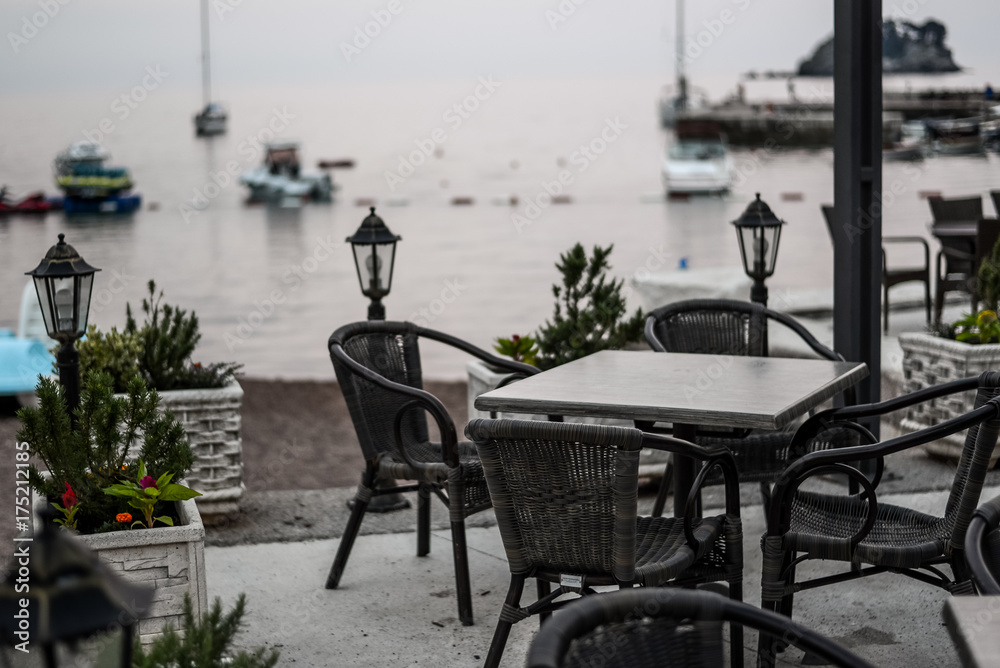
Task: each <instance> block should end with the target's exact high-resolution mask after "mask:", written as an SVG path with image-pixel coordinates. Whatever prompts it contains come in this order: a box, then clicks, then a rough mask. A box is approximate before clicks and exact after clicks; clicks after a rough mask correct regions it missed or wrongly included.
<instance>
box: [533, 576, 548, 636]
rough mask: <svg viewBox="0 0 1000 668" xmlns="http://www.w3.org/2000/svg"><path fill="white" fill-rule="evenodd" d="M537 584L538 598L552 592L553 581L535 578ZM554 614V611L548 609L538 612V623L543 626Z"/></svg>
mask: <svg viewBox="0 0 1000 668" xmlns="http://www.w3.org/2000/svg"><path fill="white" fill-rule="evenodd" d="M535 584H536V585H537V586H538V600H541V599H543V598H545V597H546V596H548V595H549V594H551V593H552V583H551V582H549V581H548V580H542V579H540V578H536V579H535ZM551 616H552V611H551V610H547V611H545V612H540V613H538V625H539V626H541V625H542V624H544V623H545V621H546V620H547V619H548V618H549V617H551Z"/></svg>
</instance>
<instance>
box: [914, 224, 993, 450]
mask: <svg viewBox="0 0 1000 668" xmlns="http://www.w3.org/2000/svg"><path fill="white" fill-rule="evenodd" d="M976 289H977V291H978V293H979V296H980V299H981V300H982V302H983V304H984V305H985V306H986V309H985V310H983V311H981V312H980V313H971V314H968V315H965V316H964V317H962V318H961V319H959V320H957V321H956V322H954V323H952V324H950V325H944V326H942V327H940V328H939V329H938V331H936V332H930V333H924V332H908V333H904V334H900V335H899V345H900V347H901V348H902V349H903V392H904V393H909V392H913V391H915V390H920V389H923V388H925V387H931V386H933V385H939V384H941V383H946V382H948V381H952V380H959V379H961V378H969V377H971V376H978V375H979V374H981V373H982V372H983V371H988V370H995V369H1000V322H998V320H997V301H998V299H1000V242H998V243H997V245H996V246H995V247H994V248H993V252H992V254H991V255H990V256H989V257H987V258H984V259H983V261H982V263H981V264H980V267H979V273H978V275H977V281H976ZM975 395H976V393H975V392H974V391H971V392H966V393H963V394H961V395H951V396H949V397H946V398H944V399H936V400H934V401H931V402H925V403H924V404H921V405H920V406H916V407H913V408H910V409H907V411H906V415H905V416H904V418H903V420H902V423H901V426H902V427H903V428H904V429H907V430H913V431H916V430H918V429H923V428H925V427H930V426H933V425H935V424H938V423H940V422H944V421H945V420H950V419H951V418H954V417H957V416H959V415H961V414H962V413H967V412H969V411H971V410H972V409H973V407H974V402H975ZM964 443H965V437H964V432H963V433H959V434H953V435H951V436H947V437H945V438H944V439H941V440H940V441H935V442H934V443H930V444H928V445H926V446H924V447H925V449H926V450H927V451H928V452H929V453H930V454H932V455H934V456H937V457H942V458H945V459H950V460H956V461H957V460H958V458H959V456H960V455H961V452H962V446H963V445H964ZM998 458H1000V445H998V446H997V449H994V451H993V457H992V458H991V466H992V465H993V464H995V463H996V461H997V459H998Z"/></svg>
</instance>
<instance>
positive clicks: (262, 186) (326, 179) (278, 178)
mask: <svg viewBox="0 0 1000 668" xmlns="http://www.w3.org/2000/svg"><path fill="white" fill-rule="evenodd" d="M240 183H242V184H243V185H245V186H247V187H248V188H249V189H250V200H251V201H256V202H273V203H280V204H286V205H287V204H296V203H299V202H302V201H309V200H311V201H315V202H328V201H330V199H331V198H332V196H333V180H332V179H331V178H330V174H329V173H328V172H325V171H324V172H322V173H303V172H302V170H301V164H300V163H299V146H298V144H296V143H293V142H282V143H277V144H268V146H267V150H266V151H265V152H264V163H263V164H262V165H261V166H259V167H256V168H254V169H252V170H250V171H249V172H246V173H245V174H243V175H242V176H241V177H240Z"/></svg>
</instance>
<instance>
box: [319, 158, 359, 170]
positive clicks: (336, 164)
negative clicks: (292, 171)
mask: <svg viewBox="0 0 1000 668" xmlns="http://www.w3.org/2000/svg"><path fill="white" fill-rule="evenodd" d="M316 166H318V167H319V168H320V169H351V168H353V167H354V160H353V159H351V158H342V159H340V160H320V161H319V162H317V163H316Z"/></svg>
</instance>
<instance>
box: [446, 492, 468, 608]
mask: <svg viewBox="0 0 1000 668" xmlns="http://www.w3.org/2000/svg"><path fill="white" fill-rule="evenodd" d="M448 514H449V515H450V519H451V549H452V553H453V556H454V559H455V594H456V595H457V597H458V619H459V621H461V622H462V625H463V626H472V586H471V585H470V584H469V549H468V547H467V546H466V544H465V481H463V480H462V479H461V477H460V476H458V475H456V474H454V473H450V474H449V476H448Z"/></svg>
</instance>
